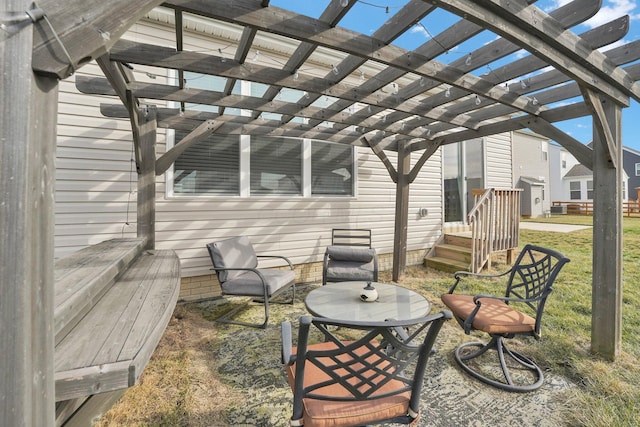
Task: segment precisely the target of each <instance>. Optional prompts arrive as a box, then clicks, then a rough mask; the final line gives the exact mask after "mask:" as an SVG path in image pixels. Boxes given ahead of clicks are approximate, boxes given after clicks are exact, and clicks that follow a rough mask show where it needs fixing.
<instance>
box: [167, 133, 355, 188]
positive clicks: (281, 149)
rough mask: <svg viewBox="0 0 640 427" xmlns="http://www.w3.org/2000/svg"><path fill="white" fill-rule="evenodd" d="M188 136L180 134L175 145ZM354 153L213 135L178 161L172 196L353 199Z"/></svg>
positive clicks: (316, 144)
mask: <svg viewBox="0 0 640 427" xmlns="http://www.w3.org/2000/svg"><path fill="white" fill-rule="evenodd" d="M186 135H187V132H185V131H179V130H176V131H175V141H180V140H181V139H182V138H184V137H185V136H186ZM354 149H355V147H353V146H351V145H345V144H336V143H330V142H324V141H311V140H302V139H295V138H282V137H267V136H252V137H248V136H243V137H239V136H238V135H218V134H213V135H211V136H209V137H208V138H206V139H204V140H202V141H199V142H197V143H195V144H194V145H192V146H191V147H189V148H188V149H187V150H185V152H184V153H182V154H181V155H180V157H178V159H177V160H176V162H175V164H174V167H173V173H171V172H170V173H169V175H168V179H167V183H168V188H169V190H168V191H169V193H170V194H173V195H176V196H187V195H191V196H203V195H205V196H206V195H208V196H240V195H242V196H243V197H245V196H246V197H252V196H266V195H282V196H294V197H311V196H353V195H354V185H355V171H356V166H355V165H356V162H355V160H354V158H355V155H354ZM242 153H245V154H242ZM305 171H306V173H305ZM243 189H244V190H243ZM171 191H172V192H171Z"/></svg>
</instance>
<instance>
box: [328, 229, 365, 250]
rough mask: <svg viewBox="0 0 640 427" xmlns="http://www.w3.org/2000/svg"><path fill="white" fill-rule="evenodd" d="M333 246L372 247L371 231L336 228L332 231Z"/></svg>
mask: <svg viewBox="0 0 640 427" xmlns="http://www.w3.org/2000/svg"><path fill="white" fill-rule="evenodd" d="M331 245H333V246H366V247H368V248H370V247H371V230H369V229H363V228H350V229H349V228H334V229H333V230H331Z"/></svg>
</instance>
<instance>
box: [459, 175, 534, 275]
mask: <svg viewBox="0 0 640 427" xmlns="http://www.w3.org/2000/svg"><path fill="white" fill-rule="evenodd" d="M521 192H522V190H520V189H495V188H490V189H487V190H483V189H480V190H472V194H473V197H474V207H473V209H471V212H469V215H468V217H467V218H468V222H469V226H470V227H471V237H472V243H471V244H472V247H471V271H472V272H474V273H478V272H479V271H480V270H482V268H483V267H484V266H485V265H486V264H487V263H488V262H489V261H490V260H491V253H492V252H499V251H509V252H508V257H509V258H510V257H511V255H512V251H513V249H515V248H517V247H518V238H519V235H520V193H521ZM508 262H509V260H508Z"/></svg>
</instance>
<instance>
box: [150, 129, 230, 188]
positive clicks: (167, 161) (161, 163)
mask: <svg viewBox="0 0 640 427" xmlns="http://www.w3.org/2000/svg"><path fill="white" fill-rule="evenodd" d="M220 126H222V123H216V122H215V121H214V120H207V121H205V122H203V123H202V124H201V125H200V126H198V127H197V128H195V129H194V130H193V131H192V132H191V133H189V134H188V135H187V136H185V137H184V138H182V139H181V140H180V141H179V142H178V143H176V144H175V145H174V146H173V147H171V149H169V150H168V151H167V152H165V153H164V154H163V155H162V156H160V157H159V158H158V159H157V160H156V167H155V173H156V175H162V174H163V173H165V172H166V171H167V169H169V167H170V166H171V165H172V164H173V163H174V162H175V161H176V160H177V159H178V157H180V155H181V154H182V153H184V152H185V151H186V150H187V149H188V148H189V147H191V146H192V145H193V144H196V143H197V142H200V141H202V140H203V139H205V138H206V137H208V136H209V135H211V134H212V133H214V132H215V131H216V129H217V128H219V127H220Z"/></svg>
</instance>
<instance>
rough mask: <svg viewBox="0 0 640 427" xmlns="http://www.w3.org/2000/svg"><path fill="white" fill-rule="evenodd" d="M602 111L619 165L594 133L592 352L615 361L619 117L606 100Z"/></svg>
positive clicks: (619, 240) (619, 252) (618, 288)
mask: <svg viewBox="0 0 640 427" xmlns="http://www.w3.org/2000/svg"><path fill="white" fill-rule="evenodd" d="M602 107H603V108H604V113H605V117H606V123H605V125H606V126H608V127H609V129H610V131H611V134H612V136H613V139H614V143H615V147H614V149H615V158H617V159H618V162H617V164H612V163H611V161H610V160H609V155H608V154H609V148H608V147H607V142H606V141H605V140H604V137H603V136H600V133H599V132H597V131H594V135H593V142H594V143H593V179H594V181H593V185H594V190H595V191H594V200H593V208H594V209H593V293H592V301H591V306H592V319H591V351H592V352H594V353H596V354H599V355H601V356H603V357H605V358H607V359H610V360H614V359H615V358H616V357H617V356H618V355H619V354H620V347H621V328H622V192H621V188H622V187H621V183H622V174H623V168H622V136H621V126H622V123H621V122H622V119H621V117H622V115H621V108H620V106H618V105H617V104H616V103H615V102H613V101H611V100H609V99H605V100H604V101H602Z"/></svg>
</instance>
